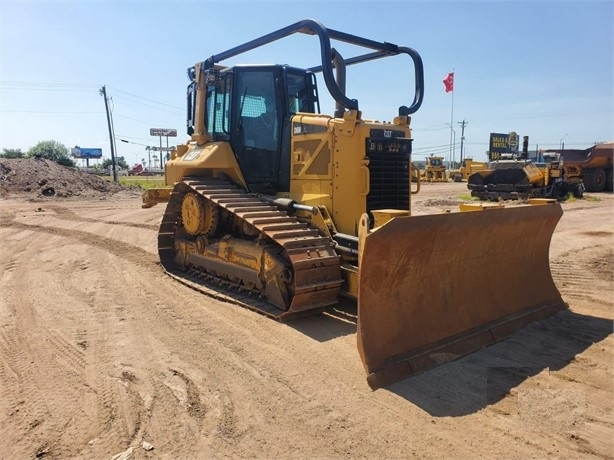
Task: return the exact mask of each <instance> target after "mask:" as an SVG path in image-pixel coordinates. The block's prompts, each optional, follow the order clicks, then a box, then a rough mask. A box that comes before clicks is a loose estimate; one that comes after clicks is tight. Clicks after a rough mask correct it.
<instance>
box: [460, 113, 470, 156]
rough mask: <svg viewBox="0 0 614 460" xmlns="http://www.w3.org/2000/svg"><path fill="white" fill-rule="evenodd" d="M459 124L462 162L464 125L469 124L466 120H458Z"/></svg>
mask: <svg viewBox="0 0 614 460" xmlns="http://www.w3.org/2000/svg"><path fill="white" fill-rule="evenodd" d="M458 124H459V125H461V145H460V161H461V164H462V163H463V144H464V143H465V126H467V125H468V124H469V122H468V121H465V120H463V121H459V122H458Z"/></svg>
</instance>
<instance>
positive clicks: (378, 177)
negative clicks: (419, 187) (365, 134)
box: [367, 138, 411, 211]
mask: <svg viewBox="0 0 614 460" xmlns="http://www.w3.org/2000/svg"><path fill="white" fill-rule="evenodd" d="M388 143H390V144H391V145H390V146H388V145H386V144H388ZM390 150H392V151H390ZM410 153H411V139H399V138H396V139H382V140H380V139H377V140H374V139H367V158H369V173H370V178H371V179H370V183H369V185H370V189H369V194H368V195H367V211H372V210H375V209H403V210H408V209H409V193H410V177H409V172H410V169H409V167H410V161H411V160H410Z"/></svg>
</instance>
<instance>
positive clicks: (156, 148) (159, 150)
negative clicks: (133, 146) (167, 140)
mask: <svg viewBox="0 0 614 460" xmlns="http://www.w3.org/2000/svg"><path fill="white" fill-rule="evenodd" d="M150 150H153V151H154V152H172V151H173V150H175V147H150Z"/></svg>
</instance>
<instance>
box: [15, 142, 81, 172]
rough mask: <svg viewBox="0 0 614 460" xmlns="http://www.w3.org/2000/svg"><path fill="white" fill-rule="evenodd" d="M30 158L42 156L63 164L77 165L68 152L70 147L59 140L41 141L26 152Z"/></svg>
mask: <svg viewBox="0 0 614 460" xmlns="http://www.w3.org/2000/svg"><path fill="white" fill-rule="evenodd" d="M26 156H27V157H28V158H32V157H34V156H40V157H42V158H45V159H47V160H51V161H55V162H56V163H58V164H61V165H63V166H76V165H75V162H74V161H73V160H72V158H70V156H69V154H68V148H67V147H66V146H65V145H64V144H62V143H60V142H58V141H40V142H39V143H38V144H36V145H35V146H34V147H32V148H31V149H30V150H28V153H27V154H26Z"/></svg>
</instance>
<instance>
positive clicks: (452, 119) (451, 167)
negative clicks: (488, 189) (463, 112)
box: [450, 68, 456, 169]
mask: <svg viewBox="0 0 614 460" xmlns="http://www.w3.org/2000/svg"><path fill="white" fill-rule="evenodd" d="M452 75H454V79H456V75H455V73H454V68H452ZM453 126H454V87H452V109H451V111H450V159H451V162H450V169H454V158H453V157H452V133H453V132H454V128H453Z"/></svg>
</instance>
